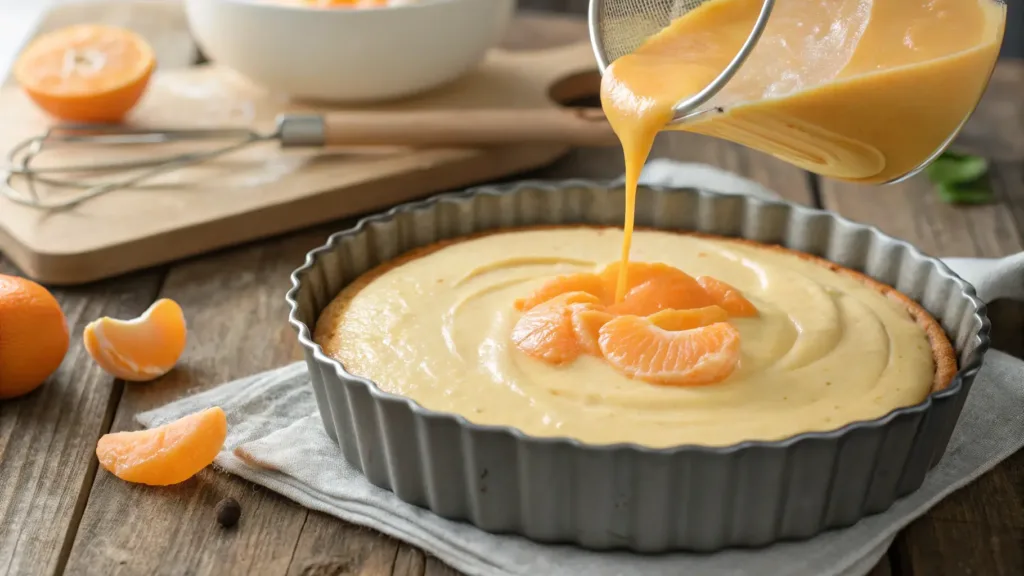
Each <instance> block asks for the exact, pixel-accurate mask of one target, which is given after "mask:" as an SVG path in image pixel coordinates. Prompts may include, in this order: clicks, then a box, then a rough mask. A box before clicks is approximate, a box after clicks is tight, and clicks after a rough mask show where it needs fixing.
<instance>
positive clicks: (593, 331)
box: [571, 304, 615, 357]
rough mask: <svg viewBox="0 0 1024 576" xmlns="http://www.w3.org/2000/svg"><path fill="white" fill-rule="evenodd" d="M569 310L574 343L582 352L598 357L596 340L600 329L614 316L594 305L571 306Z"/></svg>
mask: <svg viewBox="0 0 1024 576" xmlns="http://www.w3.org/2000/svg"><path fill="white" fill-rule="evenodd" d="M571 308H572V328H573V331H574V332H575V333H576V341H577V342H579V344H580V347H581V348H582V350H583V352H585V353H587V354H591V355H593V356H597V357H600V356H601V346H600V344H599V343H598V338H600V336H601V327H602V326H604V325H605V324H607V323H608V322H610V321H611V320H612V319H613V318H615V315H614V314H612V313H611V312H608V311H607V310H606V309H605V308H604V307H598V306H597V305H594V304H573V305H572V306H571Z"/></svg>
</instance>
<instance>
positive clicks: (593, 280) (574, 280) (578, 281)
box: [515, 273, 605, 312]
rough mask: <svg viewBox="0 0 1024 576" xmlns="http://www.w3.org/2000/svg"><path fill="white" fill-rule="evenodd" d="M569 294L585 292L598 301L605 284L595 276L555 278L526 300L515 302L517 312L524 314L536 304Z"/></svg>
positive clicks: (602, 293)
mask: <svg viewBox="0 0 1024 576" xmlns="http://www.w3.org/2000/svg"><path fill="white" fill-rule="evenodd" d="M569 292H586V293H588V294H592V295H594V296H596V297H597V298H598V299H600V300H604V298H605V284H604V281H603V280H602V279H601V277H600V276H598V275H597V274H587V273H579V274H566V275H565V276H556V277H555V278H552V279H551V280H548V281H547V282H545V283H544V285H543V286H541V287H540V288H538V289H537V291H536V292H534V293H533V294H530V296H529V297H528V298H520V299H518V300H516V301H515V307H516V309H517V310H520V311H522V312H525V311H527V310H529V309H531V308H533V307H534V306H537V305H538V304H541V303H543V302H547V301H548V300H550V299H552V298H554V297H555V296H560V295H562V294H566V293H569Z"/></svg>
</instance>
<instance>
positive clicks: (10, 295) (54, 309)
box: [0, 274, 69, 400]
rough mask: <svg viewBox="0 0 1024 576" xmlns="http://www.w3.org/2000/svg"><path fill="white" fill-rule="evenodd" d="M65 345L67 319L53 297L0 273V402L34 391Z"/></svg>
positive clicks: (56, 363)
mask: <svg viewBox="0 0 1024 576" xmlns="http://www.w3.org/2000/svg"><path fill="white" fill-rule="evenodd" d="M68 342H69V338H68V325H67V320H66V319H65V318H64V312H62V311H61V309H60V304H58V303H57V299H56V298H54V297H53V294H50V292H49V291H47V290H46V288H43V287H42V286H40V285H39V284H36V283H35V282H33V281H31V280H26V279H25V278H18V277H15V276H5V275H3V274H0V400H3V399H7V398H15V397H17V396H22V395H24V394H28V393H29V392H31V391H33V390H35V389H36V388H38V387H39V385H40V384H42V383H43V382H45V381H46V379H47V378H48V377H49V376H50V374H53V373H54V372H55V371H56V370H57V368H58V367H59V366H60V363H61V362H62V361H63V360H64V355H65V354H67V352H68Z"/></svg>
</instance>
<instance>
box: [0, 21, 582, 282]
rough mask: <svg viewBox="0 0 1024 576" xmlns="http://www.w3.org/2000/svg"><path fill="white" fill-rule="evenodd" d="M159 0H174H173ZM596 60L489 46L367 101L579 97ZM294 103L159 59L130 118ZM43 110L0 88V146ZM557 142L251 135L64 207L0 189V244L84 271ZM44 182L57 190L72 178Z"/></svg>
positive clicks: (518, 168) (542, 154) (33, 261)
mask: <svg viewBox="0 0 1024 576" xmlns="http://www.w3.org/2000/svg"><path fill="white" fill-rule="evenodd" d="M129 5H130V4H129ZM111 6H114V8H111ZM163 9H164V10H167V11H170V12H173V11H174V10H177V8H176V7H175V6H171V5H167V6H164V7H163ZM97 14H98V15H100V16H102V17H105V18H107V19H111V20H114V21H116V20H117V18H116V14H117V9H116V4H114V5H107V9H106V11H102V10H101V11H93V10H90V11H88V12H81V13H80V14H79V16H81V17H83V18H89V20H90V21H96V16H95V15H97ZM63 20H72V19H71V18H64V19H63ZM595 66H596V65H595V63H594V59H593V55H592V53H591V51H590V48H589V46H588V45H587V44H586V43H585V42H579V43H574V44H570V45H566V46H560V47H554V48H547V49H543V50H534V51H519V52H511V51H505V50H502V49H495V50H493V51H492V52H491V53H490V54H489V55H488V57H487V58H486V60H485V61H484V62H483V63H482V64H481V66H480V67H479V69H478V70H476V71H475V72H473V73H471V74H469V75H468V76H466V77H464V78H462V79H461V80H459V81H457V82H455V83H454V84H451V85H449V86H446V87H444V88H441V89H438V90H435V91H432V92H430V93H428V94H426V95H423V96H420V97H416V98H413V99H409V100H405V101H402V102H397V103H389V104H384V105H379V106H374V107H373V109H376V110H407V109H445V108H457V109H462V108H471V107H472V108H535V107H550V106H556V105H557V104H556V103H555V102H554V101H553V100H552V94H553V93H556V94H557V95H560V96H576V95H579V93H580V91H581V90H583V91H585V90H586V89H589V87H591V86H592V85H593V82H592V77H593V72H594V70H595ZM585 78H589V79H585ZM8 84H10V83H8ZM297 110H324V108H317V107H311V106H305V105H302V104H297V103H293V102H289V101H287V99H285V98H283V97H281V96H279V95H275V94H270V93H268V92H266V91H265V90H263V89H261V88H260V87H258V86H255V85H253V84H252V83H250V82H249V81H247V80H246V79H244V78H242V77H241V76H239V75H237V74H235V73H233V72H231V71H230V70H227V69H225V68H221V67H217V66H214V65H210V66H202V67H193V68H184V69H167V70H161V71H160V72H159V73H158V74H157V75H156V76H155V77H154V79H153V82H152V83H151V85H150V88H149V90H148V92H147V94H146V96H145V97H144V99H143V101H142V102H141V103H140V105H139V107H138V108H137V109H136V110H135V111H134V112H133V113H132V115H131V116H130V118H129V123H130V125H131V126H133V127H171V128H209V127H252V128H255V129H257V130H259V131H271V130H272V129H273V126H274V119H275V117H276V116H277V115H278V114H279V113H282V112H285V111H297ZM53 122H54V121H53V120H52V119H50V118H48V117H47V116H45V115H44V114H43V113H42V112H41V111H39V110H38V109H37V108H36V107H35V106H34V105H33V104H32V103H31V102H30V101H29V100H28V98H27V97H26V96H24V95H23V94H22V92H21V91H20V90H18V89H17V87H14V86H10V85H8V86H7V87H6V88H4V89H3V90H2V91H0V150H2V151H4V152H6V151H7V150H9V149H11V148H12V147H14V146H15V145H16V144H17V143H18V142H20V141H22V140H24V139H25V138H29V137H32V136H35V135H38V134H40V133H41V132H43V131H44V130H45V129H46V128H47V127H48V126H49V125H51V124H52V123H53ZM191 149H193V148H192V147H184V145H175V146H174V147H170V146H164V147H162V148H159V149H157V148H155V147H139V148H132V149H127V150H126V149H124V148H122V149H120V150H117V151H116V152H112V151H110V150H109V149H108V150H104V149H98V148H96V147H90V148H80V149H73V150H69V149H63V148H62V149H59V150H55V151H53V152H50V153H49V154H48V155H45V156H43V157H41V158H40V162H39V165H41V166H46V165H52V164H66V163H74V164H77V163H79V162H96V161H101V162H102V161H112V160H118V161H120V160H127V159H144V158H151V157H153V156H154V155H156V154H160V155H163V154H167V153H169V152H180V151H183V150H191ZM194 149H204V148H203V147H202V146H196V147H195V148H194ZM566 152H568V147H566V146H562V145H550V144H546V145H534V144H530V145H517V146H515V147H503V148H494V149H490V150H468V149H461V150H454V149H445V150H441V149H433V150H425V149H421V150H413V149H404V150H397V149H390V150H382V149H374V150H368V149H362V150H355V149H333V150H309V149H303V150H281V149H280V148H279V147H278V146H277V144H276V143H273V142H269V143H261V144H258V145H255V146H252V147H249V148H247V149H245V150H243V151H240V152H237V153H233V154H231V155H229V156H226V157H224V158H222V159H218V160H216V161H213V162H209V163H205V164H203V165H200V166H196V167H190V168H187V169H184V170H180V171H177V172H173V173H171V174H168V175H166V176H161V177H160V178H159V179H157V180H153V181H150V182H148V183H147V184H146V186H145V187H143V188H138V189H133V190H123V191H117V192H113V193H110V194H107V195H105V196H102V197H99V198H96V199H92V200H89V201H87V202H85V203H83V204H80V205H78V206H76V207H75V208H73V209H70V210H63V211H47V210H42V209H38V208H34V207H29V206H24V205H19V204H16V203H13V202H11V201H9V200H7V199H0V249H2V250H3V252H4V254H5V255H6V256H7V257H8V258H9V259H10V260H11V261H13V262H14V263H15V264H16V265H17V266H18V267H19V268H21V270H22V271H23V272H24V273H25V274H26V275H27V276H29V277H32V278H34V279H36V280H39V281H41V282H44V283H48V284H77V283H83V282H88V281H93V280H97V279H100V278H105V277H109V276H113V275H117V274H120V273H123V272H127V271H130V270H135V269H139V268H145V267H149V266H153V265H156V264H160V263H165V262H169V261H173V260H177V259H180V258H183V257H186V256H191V255H195V254H199V253H203V252H207V251H210V250H213V249H217V248H221V247H224V246H228V245H233V244H237V243H240V242H245V241H249V240H253V239H256V238H261V237H266V236H270V235H274V234H279V233H282V232H285V231H289V230H294V229H297V228H302V227H306V226H310V225H312V224H316V223H319V222H325V221H329V220H333V219H337V218H340V217H344V216H351V215H355V214H361V213H366V212H369V211H373V210H378V209H381V208H384V207H387V206H390V205H393V204H396V203H400V202H403V201H406V200H410V199H413V198H418V197H423V196H426V195H429V194H431V193H435V192H438V191H442V190H447V189H453V188H459V187H463V186H467V185H471V184H475V183H480V182H484V181H487V180H492V179H496V178H500V177H504V176H509V175H512V174H516V173H519V172H523V171H526V170H530V169H535V168H538V167H541V166H544V165H547V164H550V163H551V162H553V161H554V160H556V159H558V158H559V157H561V156H562V155H564V154H565V153H566ZM44 192H45V190H44ZM49 194H50V197H51V198H59V197H60V196H61V195H65V194H68V191H66V190H51V191H49Z"/></svg>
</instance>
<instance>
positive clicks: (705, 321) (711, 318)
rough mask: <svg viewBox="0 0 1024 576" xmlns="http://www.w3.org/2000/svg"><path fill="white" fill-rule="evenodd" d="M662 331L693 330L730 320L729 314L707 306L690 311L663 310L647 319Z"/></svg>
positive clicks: (723, 310)
mask: <svg viewBox="0 0 1024 576" xmlns="http://www.w3.org/2000/svg"><path fill="white" fill-rule="evenodd" d="M647 319H648V320H650V321H651V324H654V325H655V326H657V327H658V328H661V329H662V330H691V329H693V328H700V327H702V326H710V325H711V324H716V323H718V322H726V321H728V320H729V313H728V312H726V311H725V309H723V308H722V307H721V306H714V305H712V306H705V307H703V308H692V309H690V310H671V309H669V310H662V311H661V312H657V313H655V314H651V315H650V316H648V317H647Z"/></svg>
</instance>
